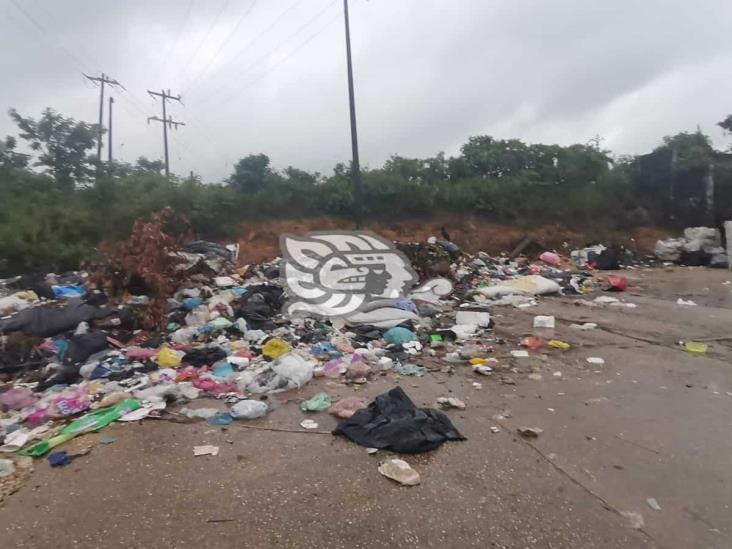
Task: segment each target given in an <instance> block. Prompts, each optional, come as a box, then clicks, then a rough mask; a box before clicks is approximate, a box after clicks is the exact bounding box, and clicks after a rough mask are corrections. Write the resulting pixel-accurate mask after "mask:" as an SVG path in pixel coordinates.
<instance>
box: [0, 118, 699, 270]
mask: <svg viewBox="0 0 732 549" xmlns="http://www.w3.org/2000/svg"><path fill="white" fill-rule="evenodd" d="M10 116H11V117H12V119H13V120H14V122H15V123H16V125H17V126H18V130H19V131H18V137H17V138H16V137H7V138H6V139H5V141H4V142H3V141H0V276H8V275H12V274H17V273H22V272H30V271H41V272H47V271H49V270H52V271H57V272H58V271H62V270H68V269H74V268H77V267H78V265H79V262H80V260H82V259H84V258H86V257H89V256H90V254H92V253H94V250H95V248H96V247H97V246H98V245H99V244H100V243H101V242H104V241H108V240H117V239H120V238H122V237H124V236H126V235H127V234H128V233H129V230H130V228H131V227H132V225H133V223H134V221H135V219H137V218H140V217H145V216H148V215H149V214H151V213H152V212H156V211H159V210H162V209H163V208H164V207H171V208H172V209H173V210H174V211H175V212H177V213H179V214H183V215H185V216H186V217H187V219H188V220H189V222H190V224H191V227H192V228H193V230H194V231H195V232H196V233H197V236H198V237H199V238H204V239H212V240H221V239H227V238H232V237H235V236H236V235H237V232H238V227H239V225H240V223H241V222H242V220H251V219H260V218H261V219H265V218H293V217H308V216H321V215H331V216H342V217H350V216H351V212H352V205H353V201H352V195H351V187H350V171H349V166H348V165H345V164H338V165H336V166H335V169H334V170H333V173H332V174H331V175H322V174H319V173H310V172H307V171H303V170H300V169H297V168H294V167H288V168H286V169H284V170H276V169H273V167H272V166H271V165H270V160H269V158H268V157H267V156H266V155H264V154H253V155H249V156H245V157H243V158H242V159H241V160H240V161H239V162H238V163H237V164H236V166H235V168H234V172H233V173H232V174H231V175H230V176H229V177H228V178H227V180H226V181H225V182H224V183H219V184H214V183H203V182H202V181H201V180H200V179H199V178H197V177H195V176H194V177H189V178H179V177H176V176H172V177H171V178H170V180H168V179H166V178H165V177H164V176H162V175H161V171H162V168H163V165H162V162H160V161H151V160H148V159H146V158H140V159H138V160H137V162H135V163H134V164H127V163H121V162H114V163H112V164H111V165H108V164H107V163H104V165H102V166H99V169H98V170H97V165H96V159H95V157H94V156H93V155H92V154H91V153H92V152H93V151H94V149H95V147H96V139H97V129H98V126H97V125H95V124H87V123H85V122H80V121H76V120H73V119H71V118H66V117H64V116H62V115H60V114H58V113H56V112H54V111H53V110H52V109H46V110H45V111H44V112H43V113H42V114H41V116H40V117H38V118H37V119H34V118H30V117H24V116H22V115H20V114H19V113H17V112H16V111H14V110H11V111H10ZM673 140H676V141H678V142H684V143H687V144H688V146H687V149H690V150H691V151H692V155H696V156H698V154H699V152H698V151H697V150H696V149H698V148H699V147H701V149H703V150H702V154H705V153H707V152H709V151H711V150H712V149H711V145H710V142H709V139H708V138H706V137H705V136H703V135H701V134H698V133H697V134H686V133H683V134H679V135H678V136H675V137H673V138H667V139H666V141H665V142H664V143H663V144H662V145H661V147H667V146H670V144H671V143H672V142H673ZM19 144H24V145H25V146H24V147H22V150H29V151H30V154H23V153H21V152H19V151H20V149H21V148H20V147H19ZM635 166H636V162H635V161H634V158H631V157H624V158H614V157H612V156H611V153H610V152H609V151H606V150H601V149H600V148H599V147H597V146H592V145H581V144H577V145H571V146H567V147H563V146H559V145H542V144H526V143H524V142H522V141H520V140H517V139H509V140H499V139H494V138H492V137H489V136H478V137H471V138H470V139H469V140H468V141H467V143H465V145H463V147H462V148H461V152H460V154H459V155H458V156H454V157H446V156H445V155H444V154H442V153H440V154H438V155H436V156H434V157H432V158H426V159H419V158H404V157H401V156H392V157H391V158H390V159H389V160H388V161H387V162H386V163H385V164H384V165H383V166H382V167H380V168H377V169H366V170H364V172H363V182H364V199H363V204H362V209H363V212H364V215H365V217H367V218H379V219H387V220H399V219H401V218H412V217H415V216H428V215H432V214H436V213H456V214H475V215H482V216H485V217H486V218H487V219H490V220H494V221H506V222H514V223H521V224H522V225H530V224H538V223H546V222H562V223H565V224H569V225H579V226H582V225H585V226H586V225H588V224H592V225H597V224H600V223H604V224H607V226H608V228H617V227H619V226H628V225H630V224H633V223H638V222H642V221H643V215H640V214H639V203H638V200H637V197H636V195H635V193H634V190H633V177H634V170H635ZM97 171H98V172H99V174H98V176H97Z"/></svg>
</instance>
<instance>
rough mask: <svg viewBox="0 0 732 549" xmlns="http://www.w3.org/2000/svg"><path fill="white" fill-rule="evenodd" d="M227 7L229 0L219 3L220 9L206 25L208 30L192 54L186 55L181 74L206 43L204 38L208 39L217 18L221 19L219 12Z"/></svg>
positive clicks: (216, 23) (217, 20)
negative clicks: (186, 61)
mask: <svg viewBox="0 0 732 549" xmlns="http://www.w3.org/2000/svg"><path fill="white" fill-rule="evenodd" d="M227 7H229V0H224V3H223V4H221V9H219V11H218V13H216V17H214V18H213V19H212V20H211V24H210V25H209V26H208V30H206V34H204V35H203V38H202V39H201V40H200V41H199V42H198V45H197V46H196V49H195V51H194V52H193V55H191V56H190V57H188V63H186V68H184V69H183V73H182V74H185V72H186V69H187V68H188V66H191V65H192V64H193V61H194V60H195V59H196V56H197V55H198V53H199V52H200V51H201V48H202V47H203V45H204V44H205V43H206V40H208V37H209V35H210V34H211V31H213V30H214V28H215V27H216V25H218V23H219V19H221V14H222V13H224V11H226V8H227Z"/></svg>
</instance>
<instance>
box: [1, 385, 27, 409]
mask: <svg viewBox="0 0 732 549" xmlns="http://www.w3.org/2000/svg"><path fill="white" fill-rule="evenodd" d="M35 403H36V395H35V394H33V391H31V390H30V389H26V388H25V387H13V388H12V389H10V390H8V391H5V392H4V393H1V394H0V408H2V409H3V410H22V409H23V408H29V407H30V406H33V405H34V404H35Z"/></svg>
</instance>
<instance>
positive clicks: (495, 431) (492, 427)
mask: <svg viewBox="0 0 732 549" xmlns="http://www.w3.org/2000/svg"><path fill="white" fill-rule="evenodd" d="M500 432H501V429H500V428H499V427H496V426H495V425H492V426H491V433H500Z"/></svg>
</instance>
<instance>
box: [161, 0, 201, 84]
mask: <svg viewBox="0 0 732 549" xmlns="http://www.w3.org/2000/svg"><path fill="white" fill-rule="evenodd" d="M192 7H193V0H188V4H187V5H186V14H185V15H184V16H183V24H182V25H181V26H179V27H178V32H177V33H176V35H175V39H174V40H173V41H172V42H171V43H170V47H168V50H167V51H166V52H165V55H163V57H162V58H161V59H160V63H158V66H157V68H156V69H155V72H154V73H153V74H161V73H160V71H161V69H162V68H163V65H165V62H166V61H167V60H168V58H169V57H170V55H171V54H172V53H174V52H175V50H176V49H177V48H178V42H180V37H181V35H182V34H183V29H185V28H186V26H187V25H188V19H189V18H190V16H191V8H192Z"/></svg>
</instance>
